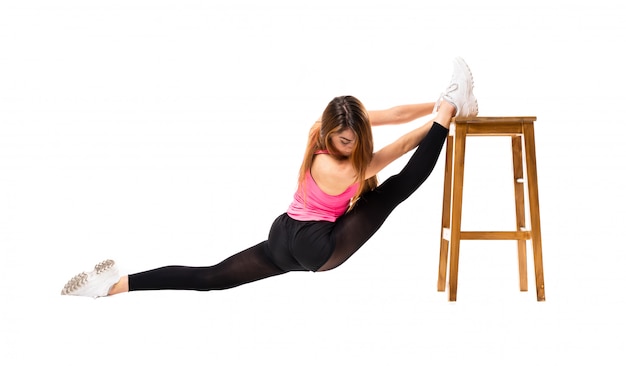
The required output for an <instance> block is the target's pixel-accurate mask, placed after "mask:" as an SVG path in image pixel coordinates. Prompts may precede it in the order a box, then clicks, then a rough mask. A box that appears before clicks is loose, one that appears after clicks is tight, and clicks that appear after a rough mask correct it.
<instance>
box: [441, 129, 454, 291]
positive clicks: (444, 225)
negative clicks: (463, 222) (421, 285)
mask: <svg viewBox="0 0 626 366" xmlns="http://www.w3.org/2000/svg"><path fill="white" fill-rule="evenodd" d="M453 148H454V137H453V136H452V135H449V136H448V139H447V140H446V167H445V174H444V176H443V207H442V209H441V236H440V239H441V245H440V249H439V278H438V279H437V291H445V290H446V274H447V271H448V242H449V240H450V237H449V236H448V238H445V232H446V230H448V232H449V231H450V195H451V193H452V160H453V155H452V154H453V151H454V149H453Z"/></svg>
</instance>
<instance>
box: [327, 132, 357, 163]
mask: <svg viewBox="0 0 626 366" xmlns="http://www.w3.org/2000/svg"><path fill="white" fill-rule="evenodd" d="M330 141H331V142H332V144H333V146H334V147H335V149H337V151H339V153H340V154H341V155H343V156H345V157H348V156H350V154H352V150H354V144H355V143H356V134H355V133H354V131H352V130H351V129H350V128H345V129H343V130H341V131H339V132H337V133H334V134H333V135H332V136H331V137H330Z"/></svg>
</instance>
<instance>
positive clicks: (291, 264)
mask: <svg viewBox="0 0 626 366" xmlns="http://www.w3.org/2000/svg"><path fill="white" fill-rule="evenodd" d="M447 136H448V129H447V128H445V127H443V126H441V125H440V124H438V123H436V122H435V123H433V126H432V127H431V129H430V131H429V132H428V134H427V135H426V137H425V138H424V139H423V141H422V142H421V144H420V145H419V147H418V148H417V149H416V150H415V152H414V153H413V155H412V156H411V158H410V159H409V161H408V163H407V164H406V166H405V167H404V168H403V169H402V171H401V172H400V173H398V174H396V175H394V176H392V177H389V178H388V179H387V180H385V181H384V182H383V183H382V184H380V185H379V186H378V187H376V188H375V189H373V190H372V191H369V192H366V193H364V194H363V195H362V196H361V197H360V198H359V200H358V201H357V202H356V203H355V205H354V207H353V208H352V209H351V210H350V211H349V212H346V211H347V209H348V206H349V204H350V199H351V198H352V197H353V196H354V194H355V192H356V190H357V188H358V187H357V185H352V186H350V187H348V189H347V190H346V191H345V192H343V193H342V194H340V195H337V196H332V195H328V194H326V193H324V192H323V191H322V190H321V189H320V188H319V187H318V186H317V184H316V183H315V181H314V180H313V178H312V177H311V175H310V173H309V174H307V175H306V179H305V181H304V184H301V185H300V186H299V188H298V190H297V192H296V193H295V195H294V199H293V202H292V203H291V205H290V206H289V209H288V210H287V212H285V213H283V214H282V215H280V216H278V218H276V220H275V221H274V223H273V225H272V227H271V229H270V232H269V235H268V238H267V240H264V241H263V242H261V243H259V244H257V245H255V246H252V247H250V248H248V249H246V250H244V251H242V252H240V253H237V254H235V255H233V256H231V257H229V258H227V259H225V260H224V261H222V262H220V263H218V264H216V265H214V266H207V267H187V266H167V267H161V268H157V269H153V270H149V271H145V272H140V273H136V274H131V275H129V276H128V284H129V290H130V291H139V290H161V289H171V290H200V291H207V290H220V289H227V288H232V287H236V286H239V285H242V284H245V283H249V282H253V281H257V280H260V279H263V278H267V277H271V276H276V275H279V274H283V273H286V272H290V271H314V272H316V271H318V270H320V269H321V268H322V267H323V269H324V270H328V269H333V268H335V267H337V266H339V265H341V264H342V263H343V262H345V261H346V260H347V259H348V258H349V257H350V256H351V255H352V254H354V253H355V252H356V251H357V250H358V249H359V248H360V247H361V246H362V245H363V244H365V242H366V241H367V240H368V239H369V238H370V237H371V236H372V235H374V233H375V232H376V231H377V230H378V229H379V228H380V226H381V225H382V224H383V222H384V221H385V220H386V219H387V217H388V216H389V214H391V212H392V211H393V209H394V208H395V207H396V206H398V205H399V204H400V203H401V202H402V201H404V200H405V199H407V198H408V197H409V196H410V195H411V194H412V193H413V192H415V190H417V188H418V187H419V186H420V185H421V184H422V183H423V182H424V181H425V180H426V178H428V176H429V175H430V173H431V172H432V170H433V169H434V167H435V165H436V163H437V160H438V158H439V155H440V153H441V149H442V147H443V143H444V141H445V140H446V137H447ZM318 153H325V152H324V151H320V152H318Z"/></svg>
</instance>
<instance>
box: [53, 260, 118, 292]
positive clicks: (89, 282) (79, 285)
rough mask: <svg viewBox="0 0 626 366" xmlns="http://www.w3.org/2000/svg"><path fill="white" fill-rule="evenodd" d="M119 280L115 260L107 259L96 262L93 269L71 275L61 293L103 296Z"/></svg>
mask: <svg viewBox="0 0 626 366" xmlns="http://www.w3.org/2000/svg"><path fill="white" fill-rule="evenodd" d="M119 280H120V274H119V270H118V269H117V266H116V265H115V261H113V260H111V259H107V260H105V261H102V262H100V263H98V264H96V265H95V267H94V269H93V271H91V272H89V273H85V272H82V273H79V274H78V275H76V276H74V277H72V279H71V280H69V281H68V282H67V283H66V284H65V287H63V290H62V291H61V295H74V296H88V297H93V298H96V297H104V296H107V295H108V294H109V290H110V289H111V287H112V286H113V285H114V284H116V283H117V282H118V281H119Z"/></svg>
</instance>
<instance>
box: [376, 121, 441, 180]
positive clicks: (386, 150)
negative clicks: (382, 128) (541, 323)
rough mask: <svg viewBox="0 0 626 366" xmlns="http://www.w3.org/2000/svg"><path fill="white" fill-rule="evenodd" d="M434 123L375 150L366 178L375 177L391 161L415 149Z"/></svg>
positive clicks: (427, 124) (431, 122) (429, 123)
mask: <svg viewBox="0 0 626 366" xmlns="http://www.w3.org/2000/svg"><path fill="white" fill-rule="evenodd" d="M432 125H433V121H430V122H428V123H426V124H424V125H422V126H420V127H418V128H416V129H414V130H413V131H411V132H408V133H406V134H405V135H403V136H402V137H400V138H399V139H397V140H396V141H394V142H392V143H391V144H389V145H387V146H385V147H383V148H382V149H380V150H378V151H377V152H375V153H374V156H373V157H372V161H371V162H370V164H369V166H368V167H367V171H366V173H365V175H366V178H370V177H373V176H374V175H376V174H378V173H379V172H380V171H381V170H382V169H383V168H384V167H386V166H387V165H389V164H391V162H393V161H394V160H396V159H398V158H399V157H401V156H402V155H404V154H406V153H408V152H409V151H411V150H413V149H415V148H416V147H417V146H418V145H419V144H420V143H421V142H422V140H423V139H424V137H426V135H427V134H428V131H430V129H431V127H432Z"/></svg>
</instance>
